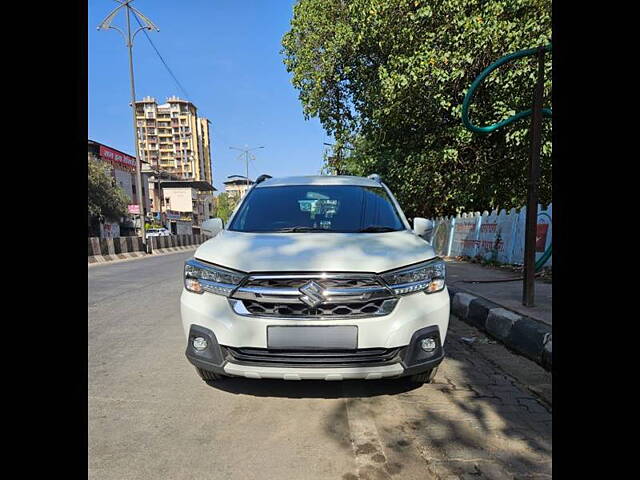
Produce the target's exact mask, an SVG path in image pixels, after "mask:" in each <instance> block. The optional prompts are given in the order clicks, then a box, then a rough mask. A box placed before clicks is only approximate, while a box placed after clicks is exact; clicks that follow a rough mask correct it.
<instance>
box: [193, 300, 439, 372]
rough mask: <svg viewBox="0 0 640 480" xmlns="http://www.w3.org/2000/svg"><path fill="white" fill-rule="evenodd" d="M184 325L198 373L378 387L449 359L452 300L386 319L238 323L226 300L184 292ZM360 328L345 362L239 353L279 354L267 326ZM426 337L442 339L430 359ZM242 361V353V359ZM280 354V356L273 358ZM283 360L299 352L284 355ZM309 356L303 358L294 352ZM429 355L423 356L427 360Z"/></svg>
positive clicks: (425, 303) (400, 308) (406, 306)
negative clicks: (199, 344)
mask: <svg viewBox="0 0 640 480" xmlns="http://www.w3.org/2000/svg"><path fill="white" fill-rule="evenodd" d="M180 312H181V316H182V323H183V328H184V332H185V336H186V337H187V339H188V341H187V350H186V356H187V358H188V359H189V361H190V362H191V363H192V364H193V365H195V366H196V367H199V368H202V369H204V370H209V371H212V372H215V373H218V374H221V375H229V376H238V377H246V378H279V379H285V380H298V379H300V380H302V379H323V380H343V379H378V378H387V377H400V376H405V375H414V374H418V373H422V372H425V371H428V370H430V369H432V368H434V367H436V366H437V365H438V364H439V363H440V362H441V361H442V359H443V357H444V349H443V348H442V346H443V344H444V341H445V336H446V333H447V327H448V324H449V313H450V309H449V294H448V292H447V289H446V288H445V289H444V290H443V291H441V292H438V293H433V294H425V293H422V292H420V293H415V294H411V295H407V296H404V297H402V298H401V299H400V301H399V302H398V304H397V305H396V307H395V309H394V310H393V311H392V312H391V313H389V314H387V315H383V316H378V317H366V318H361V317H360V318H332V319H329V318H325V319H317V318H316V319H309V318H300V319H291V318H278V317H261V316H246V315H238V314H236V313H235V312H234V311H233V309H232V308H231V306H230V304H229V301H228V299H227V298H226V297H224V296H221V295H215V294H212V293H208V292H206V293H204V294H201V295H198V294H195V293H191V292H188V291H186V290H185V289H183V293H182V297H181V299H180ZM293 325H296V326H337V325H343V326H356V327H357V348H356V350H355V351H351V352H344V353H345V355H344V356H345V361H344V362H341V361H336V360H335V359H330V360H331V361H327V362H323V361H322V359H320V360H317V359H316V360H314V361H313V362H307V361H305V362H299V361H296V360H295V359H294V360H293V361H288V360H287V359H286V358H279V359H276V360H277V361H272V360H273V359H271V358H266V361H265V355H258V356H256V357H254V358H253V359H251V358H248V357H247V356H246V355H239V354H238V350H243V349H245V350H252V351H253V352H254V353H255V352H258V353H260V352H262V353H265V354H268V355H269V354H274V352H273V351H270V350H269V349H268V340H267V330H268V327H270V326H293ZM424 334H428V335H430V336H435V337H436V338H437V344H438V347H437V349H436V350H435V351H434V352H433V353H432V354H431V355H430V356H428V358H427V357H424V356H420V355H418V353H419V352H422V351H421V350H420V348H419V345H418V343H419V340H420V339H421V338H422V337H421V336H424ZM196 336H203V337H205V338H207V341H208V344H209V346H208V347H207V349H206V350H204V351H202V352H198V351H196V350H195V349H193V347H192V345H191V342H192V340H193V338H195V337H196ZM373 350H375V351H378V350H383V351H384V353H381V355H382V357H381V358H379V359H373V360H375V361H367V362H362V363H359V362H357V361H355V360H354V359H353V358H346V357H349V356H350V355H351V356H357V355H362V354H364V353H367V352H369V351H373ZM240 353H242V352H240ZM275 353H276V354H277V352H275ZM283 353H284V354H285V355H286V354H291V353H294V354H295V353H296V352H283ZM297 353H299V354H304V352H297ZM422 353H425V352H422Z"/></svg>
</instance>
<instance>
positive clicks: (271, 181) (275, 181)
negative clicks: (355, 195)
mask: <svg viewBox="0 0 640 480" xmlns="http://www.w3.org/2000/svg"><path fill="white" fill-rule="evenodd" d="M286 185H357V186H362V187H380V186H381V185H380V183H378V182H376V181H374V180H371V179H369V178H365V177H356V176H351V175H307V176H300V177H280V178H268V179H267V180H264V181H263V182H260V183H258V184H257V185H256V187H255V188H265V187H282V186H286Z"/></svg>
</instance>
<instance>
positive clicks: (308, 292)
mask: <svg viewBox="0 0 640 480" xmlns="http://www.w3.org/2000/svg"><path fill="white" fill-rule="evenodd" d="M298 290H299V291H300V293H303V294H304V295H303V296H302V297H300V300H302V301H303V302H304V303H306V304H307V305H309V306H310V307H317V306H318V305H320V304H321V303H322V302H323V301H324V289H323V288H322V287H321V286H320V285H318V284H317V283H316V282H314V281H313V280H311V281H309V282H307V283H305V284H304V285H303V286H301V287H300V288H299V289H298Z"/></svg>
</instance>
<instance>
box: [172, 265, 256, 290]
mask: <svg viewBox="0 0 640 480" xmlns="http://www.w3.org/2000/svg"><path fill="white" fill-rule="evenodd" d="M243 278H244V274H242V273H239V272H234V271H232V270H227V269H226V268H222V267H218V266H215V265H209V264H207V263H203V262H199V261H198V260H195V259H193V258H192V259H191V260H187V261H186V262H185V264H184V288H186V289H187V290H189V291H190V292H194V293H203V292H211V293H216V294H218V295H224V296H225V297H228V296H229V295H231V292H233V290H234V289H235V288H236V287H237V286H238V285H239V284H240V282H241V281H242V279H243Z"/></svg>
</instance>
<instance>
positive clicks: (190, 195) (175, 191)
mask: <svg viewBox="0 0 640 480" xmlns="http://www.w3.org/2000/svg"><path fill="white" fill-rule="evenodd" d="M162 190H163V193H164V199H165V201H166V200H167V199H169V200H168V201H167V206H166V209H167V210H173V211H175V212H192V211H193V203H192V200H193V199H194V198H196V191H195V190H194V189H193V188H191V187H187V188H163V189H162Z"/></svg>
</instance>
